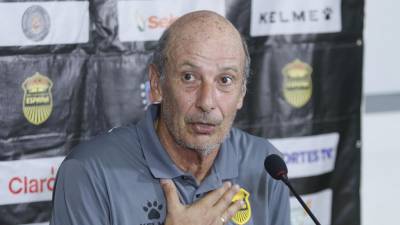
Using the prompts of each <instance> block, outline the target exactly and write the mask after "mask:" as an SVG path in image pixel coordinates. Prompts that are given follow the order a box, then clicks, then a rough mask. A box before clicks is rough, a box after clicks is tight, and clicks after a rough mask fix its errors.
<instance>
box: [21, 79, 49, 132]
mask: <svg viewBox="0 0 400 225" xmlns="http://www.w3.org/2000/svg"><path fill="white" fill-rule="evenodd" d="M52 87H53V82H51V80H50V79H49V78H48V77H46V76H44V75H42V74H40V73H38V72H36V73H35V74H34V75H33V76H31V77H28V78H27V79H26V80H25V81H24V82H23V83H22V89H23V90H24V99H23V103H22V109H23V110H22V111H23V112H24V116H25V118H26V119H27V120H28V121H29V122H30V123H32V124H34V125H39V124H42V123H44V122H45V121H46V120H47V119H48V118H49V116H50V114H51V111H52V109H53V98H52V96H51V88H52Z"/></svg>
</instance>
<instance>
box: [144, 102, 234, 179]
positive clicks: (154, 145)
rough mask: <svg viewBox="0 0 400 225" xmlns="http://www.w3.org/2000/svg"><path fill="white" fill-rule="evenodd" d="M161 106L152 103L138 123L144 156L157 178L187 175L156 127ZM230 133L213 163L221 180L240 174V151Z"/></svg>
mask: <svg viewBox="0 0 400 225" xmlns="http://www.w3.org/2000/svg"><path fill="white" fill-rule="evenodd" d="M159 108H160V107H159V105H150V106H149V108H148V109H147V111H146V114H145V117H144V118H143V119H142V120H140V121H139V123H138V124H137V128H138V134H139V139H140V142H141V146H142V150H143V154H144V157H145V159H146V161H147V163H148V165H149V168H150V171H151V173H152V174H153V176H154V177H156V178H175V177H178V176H182V175H185V173H184V172H183V171H181V170H180V169H179V168H178V167H177V166H176V165H175V163H174V162H173V161H172V159H171V158H170V156H169V155H168V153H167V151H165V149H164V147H163V146H162V145H161V143H160V140H159V138H158V136H157V134H156V131H155V129H154V121H155V120H156V119H157V117H158V114H159ZM231 133H232V132H231ZM231 133H230V134H231ZM230 134H229V135H228V137H227V138H226V139H225V141H224V142H223V143H222V145H221V148H220V150H219V152H218V156H217V158H216V159H215V162H214V165H213V168H214V169H215V172H216V175H217V176H218V177H219V178H220V179H221V180H226V179H231V178H235V177H237V176H238V170H239V168H238V151H237V149H235V148H234V146H233V144H232V141H231V138H232V137H231V135H230ZM210 173H212V171H210Z"/></svg>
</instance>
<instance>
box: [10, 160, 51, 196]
mask: <svg viewBox="0 0 400 225" xmlns="http://www.w3.org/2000/svg"><path fill="white" fill-rule="evenodd" d="M56 174H57V170H56V169H55V168H54V167H51V169H50V175H49V176H48V177H28V176H15V177H12V178H11V179H10V180H9V181H8V191H9V192H10V193H11V194H13V195H23V194H34V193H43V192H52V191H53V189H54V183H55V180H56V178H55V176H56Z"/></svg>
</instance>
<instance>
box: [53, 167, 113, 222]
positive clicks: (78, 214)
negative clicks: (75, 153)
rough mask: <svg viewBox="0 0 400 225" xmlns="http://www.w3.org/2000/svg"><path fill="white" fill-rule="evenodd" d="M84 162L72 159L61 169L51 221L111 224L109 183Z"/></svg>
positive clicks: (54, 194)
mask: <svg viewBox="0 0 400 225" xmlns="http://www.w3.org/2000/svg"><path fill="white" fill-rule="evenodd" d="M94 175H95V173H93V172H91V171H89V170H87V169H85V168H84V166H83V165H82V163H81V162H79V161H78V160H75V159H68V160H66V161H64V162H63V163H62V165H61V166H60V168H59V170H58V174H57V181H56V186H55V190H54V193H53V212H52V216H51V219H50V225H108V224H110V222H109V221H110V220H109V213H108V212H109V210H108V209H109V207H108V205H109V204H108V203H107V202H108V201H107V195H106V191H105V185H104V184H103V182H101V181H100V180H99V179H98V178H97V177H96V176H94Z"/></svg>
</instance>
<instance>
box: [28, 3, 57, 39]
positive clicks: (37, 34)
mask: <svg viewBox="0 0 400 225" xmlns="http://www.w3.org/2000/svg"><path fill="white" fill-rule="evenodd" d="M22 31H23V33H24V34H25V36H26V37H27V38H28V39H29V40H32V41H34V42H39V41H41V40H43V39H44V38H46V36H47V35H48V34H49V31H50V16H49V14H48V13H47V11H46V10H45V9H44V8H43V7H41V6H39V5H33V6H31V7H29V8H28V9H26V11H25V12H24V14H23V16H22Z"/></svg>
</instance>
